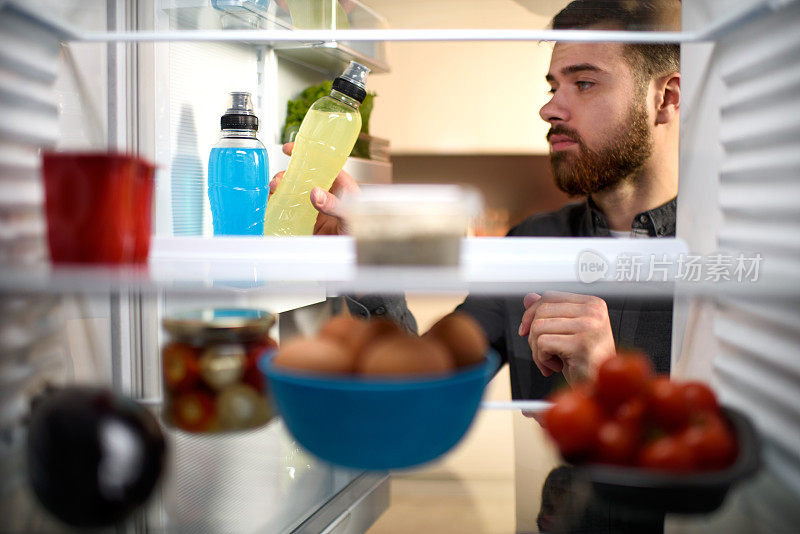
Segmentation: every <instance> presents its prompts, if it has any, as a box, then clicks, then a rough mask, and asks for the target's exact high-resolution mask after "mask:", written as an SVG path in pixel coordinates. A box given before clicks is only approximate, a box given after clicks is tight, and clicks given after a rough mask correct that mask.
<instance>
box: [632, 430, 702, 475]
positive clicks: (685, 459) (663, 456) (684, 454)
mask: <svg viewBox="0 0 800 534" xmlns="http://www.w3.org/2000/svg"><path fill="white" fill-rule="evenodd" d="M694 462H695V459H694V455H693V454H692V451H691V449H690V448H689V447H688V446H687V445H686V444H685V443H684V442H683V440H681V439H679V438H677V437H675V436H663V437H661V438H658V439H657V440H655V441H653V442H651V443H648V444H646V445H645V446H644V447H642V450H641V451H639V466H641V467H644V468H647V469H658V470H660V471H672V472H678V473H680V472H685V471H690V470H691V469H692V468H693V467H694Z"/></svg>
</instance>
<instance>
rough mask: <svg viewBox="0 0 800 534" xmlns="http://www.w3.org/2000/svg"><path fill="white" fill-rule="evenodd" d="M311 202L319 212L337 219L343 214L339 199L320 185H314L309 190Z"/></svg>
mask: <svg viewBox="0 0 800 534" xmlns="http://www.w3.org/2000/svg"><path fill="white" fill-rule="evenodd" d="M311 203H312V204H313V205H314V207H315V208H317V211H319V212H320V213H324V214H325V215H330V216H331V217H336V218H337V219H341V218H342V215H343V214H342V208H341V203H340V201H339V199H338V198H336V195H334V194H332V193H329V192H328V191H325V190H324V189H322V188H321V187H315V188H314V189H312V190H311Z"/></svg>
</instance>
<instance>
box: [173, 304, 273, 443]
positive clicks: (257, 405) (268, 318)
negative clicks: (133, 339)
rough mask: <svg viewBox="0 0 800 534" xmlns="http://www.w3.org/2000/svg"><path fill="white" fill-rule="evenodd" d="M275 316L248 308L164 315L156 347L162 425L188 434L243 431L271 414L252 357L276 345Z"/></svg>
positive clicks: (256, 361)
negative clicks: (164, 337) (161, 340)
mask: <svg viewBox="0 0 800 534" xmlns="http://www.w3.org/2000/svg"><path fill="white" fill-rule="evenodd" d="M274 322H275V316H274V315H273V314H271V313H269V312H266V311H261V310H251V309H239V308H236V309H219V308H218V309H208V310H196V311H191V312H184V313H181V314H176V315H172V316H170V317H166V318H164V320H163V327H164V330H165V331H166V333H167V335H168V338H169V339H168V340H167V342H166V344H165V345H164V346H163V348H162V349H161V365H162V375H163V380H164V411H163V416H164V420H165V422H166V423H167V424H169V425H171V426H173V427H176V428H180V429H182V430H186V431H189V432H224V431H231V430H245V429H248V428H255V427H258V426H260V425H263V424H265V423H267V422H268V421H269V420H270V419H271V418H272V415H273V412H272V405H271V402H270V400H269V396H268V395H267V390H266V383H265V381H264V378H263V376H262V375H261V373H260V371H259V370H258V366H257V363H258V359H259V358H260V357H261V356H262V355H263V354H265V353H267V352H268V351H269V350H275V349H276V348H277V346H278V345H277V343H275V341H273V340H272V339H271V338H270V337H269V329H270V327H271V326H272V325H273V323H274Z"/></svg>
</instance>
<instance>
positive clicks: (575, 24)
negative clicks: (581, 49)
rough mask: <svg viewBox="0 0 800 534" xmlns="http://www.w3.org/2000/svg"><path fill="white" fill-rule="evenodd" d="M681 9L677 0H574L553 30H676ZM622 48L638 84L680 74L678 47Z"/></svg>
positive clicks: (668, 45) (633, 46)
mask: <svg viewBox="0 0 800 534" xmlns="http://www.w3.org/2000/svg"><path fill="white" fill-rule="evenodd" d="M680 7H681V4H680V1H679V0H672V1H670V0H661V1H646V0H575V1H574V2H570V4H569V5H568V6H567V7H565V8H564V9H562V10H561V11H560V12H559V13H558V14H557V15H556V16H555V17H553V29H554V30H567V29H581V28H587V27H589V26H595V25H597V26H601V27H602V28H603V29H618V30H630V31H648V30H650V31H653V30H661V31H663V30H679V29H680ZM624 47H625V59H626V60H627V61H628V64H629V65H630V66H631V69H632V70H633V73H634V75H635V76H636V78H637V81H638V82H639V83H642V84H645V85H646V84H647V83H649V82H650V80H652V79H653V78H656V77H659V76H664V75H666V74H670V73H672V72H679V71H680V46H679V45H677V44H630V43H626V44H625V45H624Z"/></svg>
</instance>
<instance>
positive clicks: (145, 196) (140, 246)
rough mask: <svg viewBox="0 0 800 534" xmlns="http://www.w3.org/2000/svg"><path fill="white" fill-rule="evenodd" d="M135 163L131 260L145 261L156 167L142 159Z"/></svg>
mask: <svg viewBox="0 0 800 534" xmlns="http://www.w3.org/2000/svg"><path fill="white" fill-rule="evenodd" d="M136 163H137V172H136V176H135V178H134V181H133V233H134V237H133V241H134V244H133V262H134V263H147V256H148V254H149V252H150V231H151V228H152V220H153V219H152V217H153V180H154V177H155V171H156V168H155V166H154V165H152V164H151V163H148V162H147V161H144V160H142V159H137V160H136Z"/></svg>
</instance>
